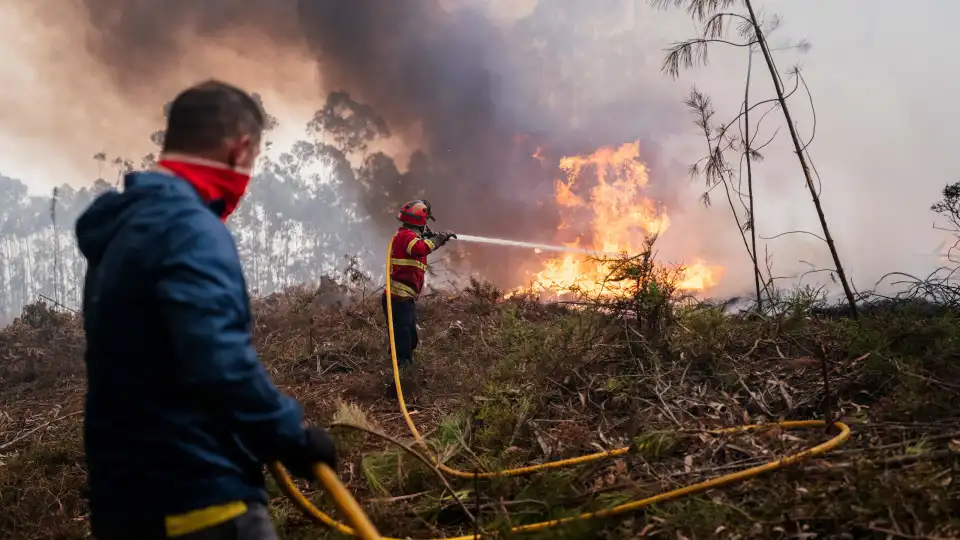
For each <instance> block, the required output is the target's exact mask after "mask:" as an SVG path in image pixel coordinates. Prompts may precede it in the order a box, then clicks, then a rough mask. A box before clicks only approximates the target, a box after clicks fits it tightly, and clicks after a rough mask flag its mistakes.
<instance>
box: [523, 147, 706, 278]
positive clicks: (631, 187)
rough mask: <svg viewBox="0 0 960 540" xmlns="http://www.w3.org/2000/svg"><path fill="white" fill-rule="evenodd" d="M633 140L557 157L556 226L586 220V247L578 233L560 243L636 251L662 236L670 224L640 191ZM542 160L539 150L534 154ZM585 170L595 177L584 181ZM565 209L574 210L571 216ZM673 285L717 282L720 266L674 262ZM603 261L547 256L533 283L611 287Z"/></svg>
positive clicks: (643, 175)
mask: <svg viewBox="0 0 960 540" xmlns="http://www.w3.org/2000/svg"><path fill="white" fill-rule="evenodd" d="M639 155H640V144H639V142H633V143H627V144H624V145H621V146H619V147H616V148H614V147H603V148H600V149H598V150H597V151H595V152H594V153H592V154H590V155H587V156H568V157H563V158H561V159H560V163H559V168H560V169H561V170H562V171H563V172H564V175H565V178H562V179H558V180H557V181H556V185H555V194H554V201H555V202H556V204H557V205H558V206H560V208H561V213H562V218H563V221H562V224H561V229H569V228H570V224H571V223H583V222H584V221H585V220H589V231H588V232H589V235H590V237H591V239H592V242H591V245H590V246H581V245H580V237H579V236H578V237H577V239H576V240H574V241H573V242H565V243H564V245H566V246H569V247H577V248H584V247H586V248H587V249H593V250H596V251H597V252H598V254H603V253H622V252H626V253H629V254H637V253H641V252H642V251H643V250H644V247H645V245H644V243H645V242H646V241H647V239H648V238H649V237H651V236H652V235H662V234H663V233H664V232H665V231H666V230H667V229H668V228H669V227H670V218H669V217H668V216H667V213H666V210H665V209H662V208H660V207H658V205H657V204H655V203H654V201H652V200H650V199H649V198H647V197H645V196H644V191H645V190H646V187H647V183H648V182H649V177H648V170H647V166H646V165H645V164H644V163H643V162H641V161H640V159H639ZM534 157H537V158H538V159H542V155H541V153H540V150H539V149H538V151H537V153H536V155H535V156H534ZM588 175H592V178H593V179H594V180H595V182H593V183H592V185H590V186H585V185H584V184H585V183H586V180H587V178H588ZM571 214H576V217H574V216H572V215H571ZM674 270H675V271H676V275H677V284H676V286H677V288H678V289H681V290H687V291H699V290H704V289H707V288H710V287H712V286H714V285H716V284H717V281H718V280H719V278H720V277H721V276H722V274H723V268H722V267H719V266H715V265H709V264H706V263H704V262H703V261H700V260H696V261H695V262H693V263H692V264H685V265H683V266H681V267H675V268H674ZM609 274H610V268H609V265H608V264H605V263H602V262H600V261H595V260H591V259H590V258H589V257H588V256H585V255H578V254H571V253H568V254H564V255H563V256H561V257H557V258H554V259H550V260H548V261H547V262H546V264H545V265H544V268H543V270H541V271H540V272H537V274H536V275H535V276H534V277H533V282H534V284H536V285H537V286H539V287H543V288H546V289H548V290H550V291H552V292H556V293H557V294H564V293H568V292H572V291H573V290H579V291H581V292H586V293H588V294H597V293H603V292H604V291H608V292H613V291H616V290H617V289H618V288H619V287H620V285H618V284H616V283H610V282H608V281H606V280H607V277H608V276H609Z"/></svg>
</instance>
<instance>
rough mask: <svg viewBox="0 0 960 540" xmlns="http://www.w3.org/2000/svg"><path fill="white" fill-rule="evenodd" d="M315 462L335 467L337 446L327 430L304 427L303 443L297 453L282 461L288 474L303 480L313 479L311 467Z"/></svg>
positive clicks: (314, 476)
mask: <svg viewBox="0 0 960 540" xmlns="http://www.w3.org/2000/svg"><path fill="white" fill-rule="evenodd" d="M317 463H323V464H325V465H329V466H330V468H331V469H333V470H336V469H337V447H336V445H335V444H334V442H333V438H332V437H330V433H328V432H327V430H325V429H323V428H319V427H310V428H307V429H306V433H305V441H304V445H303V446H302V447H301V448H300V451H299V452H298V455H296V456H294V457H292V458H291V459H290V460H288V461H287V462H285V463H284V465H285V466H286V467H287V469H288V470H289V471H290V474H292V475H294V476H296V477H298V478H303V479H305V480H315V479H316V475H315V474H313V467H314V465H316V464H317Z"/></svg>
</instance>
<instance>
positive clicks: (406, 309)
mask: <svg viewBox="0 0 960 540" xmlns="http://www.w3.org/2000/svg"><path fill="white" fill-rule="evenodd" d="M391 304H392V306H391V308H392V310H393V342H394V344H395V345H396V346H397V364H399V365H400V366H407V365H412V364H413V350H414V349H416V348H417V343H419V341H420V338H419V336H417V304H416V302H414V301H413V299H412V298H396V297H393V298H392V302H391ZM380 306H381V307H382V308H383V317H384V318H386V317H387V294H386V293H383V294H382V295H381V296H380ZM387 339H388V340H389V334H387ZM389 346H390V343H389V341H388V342H387V347H389Z"/></svg>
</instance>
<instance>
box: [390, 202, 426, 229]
mask: <svg viewBox="0 0 960 540" xmlns="http://www.w3.org/2000/svg"><path fill="white" fill-rule="evenodd" d="M397 219H399V220H400V221H402V222H403V223H406V224H408V225H413V226H415V227H423V226H424V225H426V224H427V219H433V213H432V212H431V211H430V203H429V202H427V201H425V200H422V199H417V200H415V201H410V202H408V203H406V204H404V205H403V206H401V207H400V213H399V214H397Z"/></svg>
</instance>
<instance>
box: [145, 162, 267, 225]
mask: <svg viewBox="0 0 960 540" xmlns="http://www.w3.org/2000/svg"><path fill="white" fill-rule="evenodd" d="M157 165H158V166H160V167H162V168H164V169H166V170H168V171H170V172H171V173H173V174H175V175H177V176H179V177H180V178H183V179H184V180H186V181H187V182H189V183H190V185H191V186H193V188H194V189H195V190H197V193H199V194H200V197H201V198H202V199H203V201H204V202H206V203H207V204H210V203H212V202H214V201H218V200H221V201H223V213H222V214H220V219H221V220H223V221H226V220H227V217H229V216H230V214H232V213H233V211H234V210H236V208H237V205H238V204H239V203H240V199H241V198H242V197H243V194H244V193H246V191H247V186H248V185H249V184H250V175H249V174H244V173H242V172H238V171H235V170H233V169H228V168H227V167H226V166H225V165H224V166H216V165H204V164H201V163H190V162H186V161H177V160H175V159H161V160H160V161H158V162H157Z"/></svg>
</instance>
